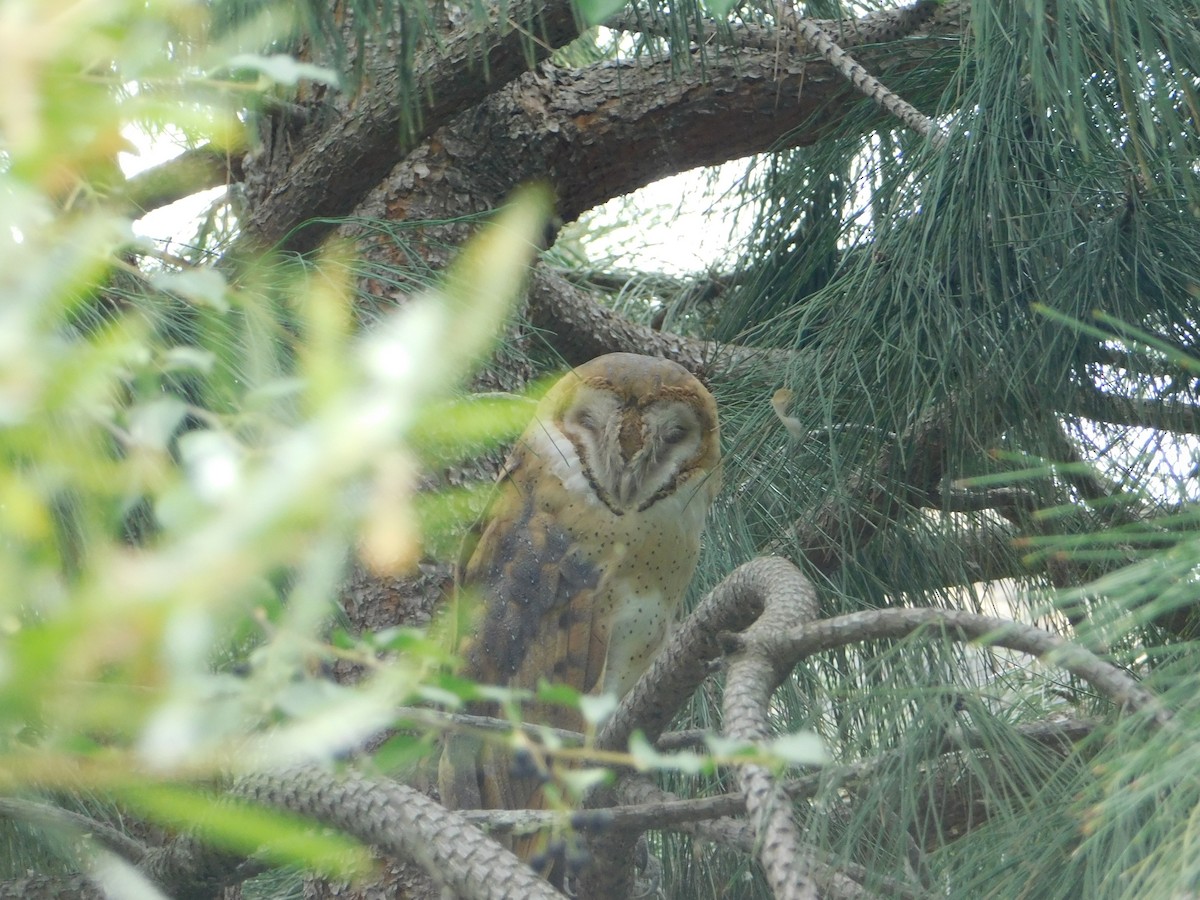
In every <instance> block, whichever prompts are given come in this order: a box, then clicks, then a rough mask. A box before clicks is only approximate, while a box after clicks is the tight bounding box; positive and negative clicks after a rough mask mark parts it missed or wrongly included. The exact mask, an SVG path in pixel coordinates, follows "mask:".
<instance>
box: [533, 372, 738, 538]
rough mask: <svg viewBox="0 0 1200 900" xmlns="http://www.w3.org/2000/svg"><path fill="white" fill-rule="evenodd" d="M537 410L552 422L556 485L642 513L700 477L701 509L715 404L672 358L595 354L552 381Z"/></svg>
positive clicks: (710, 464) (715, 445) (712, 450)
mask: <svg viewBox="0 0 1200 900" xmlns="http://www.w3.org/2000/svg"><path fill="white" fill-rule="evenodd" d="M539 413H540V414H539V417H538V418H539V419H540V420H541V421H542V422H547V421H549V422H550V423H552V424H553V429H552V430H551V431H550V432H549V433H550V434H551V435H552V439H553V440H554V442H555V444H556V445H557V446H556V448H555V450H556V453H557V457H558V461H559V463H560V466H561V469H562V472H561V474H562V476H563V482H564V484H568V485H569V486H570V487H574V488H576V489H582V490H583V491H584V492H585V493H589V494H590V495H591V496H592V497H593V498H594V500H595V501H596V502H598V503H600V504H602V505H603V506H605V507H607V508H608V509H609V511H611V512H612V513H613V514H614V515H617V516H622V515H624V514H626V513H628V512H631V511H636V512H643V511H645V510H647V509H649V508H650V507H652V506H654V505H655V504H656V503H658V502H659V501H660V500H663V499H665V498H667V497H671V496H672V495H675V494H676V493H679V492H681V491H690V492H694V491H695V490H696V489H697V488H698V487H700V483H701V482H708V483H707V484H706V485H705V488H706V491H705V498H704V502H703V503H702V504H701V505H702V506H703V507H704V508H705V509H707V506H708V502H709V499H710V498H711V496H712V494H714V493H715V491H716V482H715V480H711V479H713V478H714V477H715V472H714V469H715V466H716V463H717V461H718V459H719V457H720V442H719V436H718V433H717V416H716V403H715V401H714V400H713V398H712V395H711V394H710V393H709V392H708V390H707V389H706V388H705V387H704V385H702V384H701V383H700V382H699V381H698V380H697V379H696V378H695V377H694V376H692V374H691V373H690V372H688V371H687V370H686V369H684V368H683V367H682V366H680V365H678V364H677V363H674V362H671V361H669V360H664V359H654V358H651V357H646V356H638V355H636V354H632V353H613V354H609V355H607V356H601V357H599V358H597V359H594V360H592V361H591V362H589V363H587V364H585V365H583V366H580V367H579V368H577V369H575V371H574V372H572V373H570V374H568V375H567V376H566V377H564V378H563V379H562V380H561V381H560V382H559V383H558V384H557V385H555V387H554V388H553V389H552V390H551V392H550V393H549V394H548V395H547V396H546V398H545V399H544V400H543V401H542V405H541V408H540V410H539ZM553 432H557V434H556V435H554V434H553ZM564 442H565V444H566V445H567V446H563V444H564ZM552 455H553V454H552ZM581 479H582V483H580V481H581Z"/></svg>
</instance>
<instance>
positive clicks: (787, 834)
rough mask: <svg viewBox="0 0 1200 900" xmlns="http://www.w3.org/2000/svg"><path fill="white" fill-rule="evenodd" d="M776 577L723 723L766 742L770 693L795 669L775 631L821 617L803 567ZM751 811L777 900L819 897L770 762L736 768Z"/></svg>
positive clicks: (747, 641)
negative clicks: (779, 646)
mask: <svg viewBox="0 0 1200 900" xmlns="http://www.w3.org/2000/svg"><path fill="white" fill-rule="evenodd" d="M777 577H778V583H776V584H774V585H772V588H773V589H772V590H771V591H770V592H768V593H767V594H766V596H765V597H764V598H763V600H764V603H763V607H764V608H763V612H762V615H761V616H759V618H758V620H757V621H756V622H755V623H754V624H753V625H752V626H750V627H749V628H748V629H746V631H745V633H744V634H742V635H741V636H740V638H739V640H738V643H737V651H736V652H735V653H734V654H733V655H732V656H731V658H730V660H729V670H728V674H727V676H726V679H725V694H724V703H723V706H724V727H725V730H726V731H727V732H728V734H729V735H730V736H731V737H734V738H737V739H739V740H746V741H762V740H765V739H766V738H767V737H768V736H769V734H770V725H769V719H770V716H769V713H768V710H769V708H770V705H771V695H772V694H773V693H774V692H775V688H777V687H778V686H779V684H780V683H781V682H782V681H783V679H784V678H786V677H787V676H788V674H789V673H790V672H791V670H792V665H793V663H792V661H791V660H790V659H788V658H786V657H784V656H782V655H780V654H778V653H775V652H773V651H774V646H775V644H774V639H775V635H776V634H777V633H778V632H780V631H786V630H788V629H790V628H795V627H797V626H798V625H799V627H804V625H805V623H808V622H810V621H812V620H813V619H815V618H816V615H817V596H816V592H815V591H814V590H813V587H812V584H810V583H809V581H808V579H807V578H805V577H804V576H803V575H801V574H800V572H799V571H798V570H792V572H790V573H787V574H786V576H785V574H784V573H783V572H782V571H780V573H779V575H778V576H777ZM737 778H738V783H739V784H740V785H741V788H742V793H743V794H744V795H745V798H746V814H747V815H748V816H749V817H750V823H751V825H752V826H753V828H754V833H755V836H756V843H757V844H758V846H759V859H760V860H761V862H762V865H763V869H764V870H765V871H766V875H767V882H768V883H769V884H770V886H771V890H772V892H773V893H774V895H775V898H776V900H802V898H810V897H811V898H815V897H816V896H817V886H816V882H815V881H814V880H813V878H812V864H813V861H812V859H811V858H810V853H809V851H808V850H806V849H805V848H804V846H803V843H802V841H801V838H800V829H799V826H798V825H797V824H796V820H795V818H794V817H793V815H792V804H791V802H790V801H789V799H788V797H787V794H786V792H785V791H784V789H783V786H782V785H781V784H780V783H779V780H778V779H777V778H776V777H775V775H774V774H773V773H772V772H771V770H770V769H768V768H767V767H766V766H761V765H757V764H746V765H742V766H740V767H738V772H737Z"/></svg>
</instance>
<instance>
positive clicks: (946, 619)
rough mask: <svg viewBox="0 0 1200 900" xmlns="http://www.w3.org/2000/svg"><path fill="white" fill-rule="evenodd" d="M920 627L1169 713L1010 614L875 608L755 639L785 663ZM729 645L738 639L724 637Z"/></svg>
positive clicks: (1127, 706)
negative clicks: (1006, 652) (1001, 650)
mask: <svg viewBox="0 0 1200 900" xmlns="http://www.w3.org/2000/svg"><path fill="white" fill-rule="evenodd" d="M923 628H938V629H941V630H942V631H943V632H944V633H945V634H946V635H947V636H948V637H950V638H952V639H954V640H958V641H982V642H985V643H987V644H994V645H995V646H998V647H1007V648H1008V649H1010V650H1018V651H1020V652H1022V653H1027V654H1029V655H1030V656H1035V657H1037V658H1038V659H1040V660H1041V661H1042V662H1043V663H1045V664H1046V665H1052V666H1057V667H1059V668H1062V669H1066V670H1067V671H1068V672H1070V673H1071V674H1072V675H1074V676H1076V677H1077V678H1081V679H1083V680H1084V681H1086V682H1088V683H1089V684H1090V685H1091V686H1092V687H1093V688H1095V689H1096V690H1097V691H1098V692H1099V693H1100V694H1101V695H1102V696H1104V697H1106V698H1108V700H1110V701H1111V702H1112V703H1114V704H1116V705H1117V706H1118V707H1120V708H1121V709H1123V710H1125V711H1126V712H1137V713H1141V714H1144V715H1146V716H1147V717H1148V718H1149V720H1150V721H1151V722H1152V723H1153V724H1154V725H1156V726H1158V727H1165V726H1166V725H1168V723H1169V722H1170V721H1171V718H1172V716H1171V713H1170V711H1169V710H1167V709H1166V708H1165V707H1164V706H1162V704H1161V703H1160V702H1159V700H1158V698H1157V697H1156V696H1155V695H1154V694H1152V693H1151V692H1150V691H1148V690H1146V688H1144V687H1142V686H1141V685H1140V684H1139V683H1138V682H1137V680H1136V679H1134V678H1133V677H1132V676H1130V675H1128V674H1127V673H1125V672H1124V671H1123V670H1121V669H1119V668H1118V667H1116V666H1114V665H1112V664H1111V663H1106V662H1104V661H1103V660H1101V659H1100V658H1099V657H1097V656H1096V655H1095V654H1094V653H1092V652H1091V651H1089V650H1085V649H1084V648H1083V647H1081V646H1079V645H1078V644H1074V643H1071V642H1070V641H1067V640H1064V639H1063V638H1061V637H1059V636H1058V635H1056V634H1051V633H1050V632H1048V631H1044V630H1043V629H1041V628H1035V627H1034V626H1032V625H1024V624H1022V623H1020V622H1015V621H1013V620H1011V619H1002V618H997V617H994V616H983V615H979V614H976V613H971V612H966V611H964V610H950V609H875V610H868V611H866V612H858V613H850V614H848V615H844V616H838V617H837V618H833V619H823V620H821V621H819V622H813V623H810V624H806V625H802V626H799V627H794V628H789V629H785V630H782V631H776V632H772V633H771V634H770V635H765V636H763V637H762V638H761V639H760V642H761V645H762V646H763V647H766V648H769V650H770V652H771V653H773V654H775V656H776V659H777V660H778V662H777V663H776V665H779V666H786V667H787V669H788V670H789V671H790V669H791V668H792V667H793V666H795V665H797V664H798V663H799V662H800V661H802V660H804V659H807V658H808V657H810V656H812V655H814V654H816V653H821V652H824V651H826V650H832V649H834V648H836V647H844V646H846V645H848V644H855V643H859V642H861V641H870V640H880V639H884V638H901V637H907V636H908V635H910V634H912V633H913V632H915V631H919V630H921V629H923ZM727 640H728V641H729V643H730V647H731V649H735V648H737V647H738V646H739V645H740V643H741V642H742V641H743V640H744V638H741V637H739V636H737V635H731V636H729V637H728V638H727Z"/></svg>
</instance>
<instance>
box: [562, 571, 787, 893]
mask: <svg viewBox="0 0 1200 900" xmlns="http://www.w3.org/2000/svg"><path fill="white" fill-rule="evenodd" d="M797 576H799V573H798V572H797V570H796V568H795V566H793V565H792V564H791V563H789V562H788V561H787V560H784V559H778V558H775V557H760V558H758V559H753V560H751V561H750V562H747V563H744V564H742V565H741V566H739V567H738V568H736V569H735V570H734V571H733V572H731V573H730V574H729V575H728V576H727V577H726V578H725V579H724V580H723V581H722V582H721V583H720V584H719V585H717V586H716V587H715V588H713V589H712V591H710V592H709V594H708V595H707V596H706V597H705V598H704V599H703V600H701V601H700V603H699V605H697V607H696V609H695V610H693V611H692V613H691V615H689V616H688V617H687V618H686V619H685V620H684V621H683V623H682V624H681V625H680V626H679V628H678V629H677V630H676V631H675V633H674V634H673V635H672V636H671V638H670V639H669V640H668V641H667V643H666V644H665V645H664V646H663V649H662V650H661V651H660V652H659V654H658V656H656V657H655V660H654V662H653V663H652V664H651V666H650V668H649V669H647V670H646V671H645V672H644V673H643V674H642V677H641V678H640V679H638V682H637V684H635V685H634V686H633V689H632V690H631V691H630V692H629V693H628V694H626V695H625V697H624V698H623V699H622V700H621V704H620V705H619V706H618V707H617V710H616V712H615V713H613V716H612V718H610V719H609V720H608V722H606V723H605V725H604V728H603V729H601V731H600V734H599V735H598V736H597V738H596V746H597V748H598V749H601V750H624V749H625V748H626V747H627V746H628V745H629V738H630V736H631V735H632V734H633V731H634V729H635V728H636V729H640V730H641V731H643V732H644V733H645V735H646V738H647V739H648V740H650V741H654V740H656V739H657V738H658V736H659V735H660V734H662V732H663V731H664V730H665V729H666V727H667V726H668V725H669V724H670V722H671V719H672V718H674V716H675V713H676V712H678V710H679V708H680V707H681V706H682V705H683V704H684V703H685V702H686V701H687V699H688V698H689V697H691V695H692V694H693V693H694V692H695V690H696V688H698V687H699V686H700V684H701V682H703V681H704V679H705V678H707V677H708V675H709V672H710V668H711V664H712V663H713V661H715V660H717V659H719V658H720V657H721V654H722V647H721V642H720V640H719V639H718V635H719V634H721V633H722V632H726V631H737V630H741V629H743V628H746V627H748V626H749V625H750V624H751V623H753V622H754V620H755V619H757V618H758V616H759V615H760V614H761V613H762V611H763V608H764V606H765V604H766V601H767V598H768V597H769V596H771V595H772V594H773V593H777V592H780V591H790V590H792V589H794V586H795V584H796V581H795V579H796V578H797ZM799 577H800V578H802V577H803V576H799ZM614 805H616V801H615V794H614V793H613V789H612V788H605V789H601V790H598V791H594V792H593V793H592V794H591V795H589V796H588V798H587V801H586V806H587V808H589V809H597V808H604V807H610V806H614ZM636 834H637V832H636V831H621V830H617V829H613V830H612V832H611V833H608V834H605V835H602V836H600V837H599V838H598V839H596V840H594V841H593V842H592V843H591V848H592V852H593V859H592V861H591V863H589V865H588V866H587V867H586V868H585V869H584V871H583V872H582V873H581V875H580V879H579V895H580V896H581V897H603V898H607V897H621V896H625V895H626V894H627V893H628V890H629V886H630V884H631V874H632V873H631V871H630V868H629V865H628V860H629V859H631V858H632V848H633V843H634V840H635V838H636Z"/></svg>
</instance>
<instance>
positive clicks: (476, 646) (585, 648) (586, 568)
mask: <svg viewBox="0 0 1200 900" xmlns="http://www.w3.org/2000/svg"><path fill="white" fill-rule="evenodd" d="M539 471H540V467H539V466H538V465H537V460H536V458H531V451H530V450H529V449H528V448H527V447H524V446H519V447H518V448H517V449H516V450H515V451H514V452H513V454H512V456H511V457H510V458H509V460H508V462H507V463H506V465H505V469H504V472H503V474H502V476H501V483H500V489H499V494H498V496H497V498H496V501H495V503H494V504H493V507H492V510H491V512H490V514H489V520H488V523H487V526H486V527H485V528H484V530H483V533H482V535H480V536H479V539H478V542H477V543H476V544H475V547H474V550H473V552H472V553H471V555H470V559H469V561H468V562H467V564H466V565H465V567H463V569H462V572H461V577H460V592H461V593H464V594H474V595H475V597H474V599H475V602H479V603H481V604H482V605H483V610H482V616H481V617H480V618H479V620H478V622H477V625H476V627H475V629H474V633H473V636H472V637H471V638H470V639H469V640H468V642H467V643H466V645H465V647H464V650H463V656H464V659H465V669H464V674H465V675H466V676H467V677H469V678H470V679H472V680H473V681H476V682H478V683H480V684H494V685H507V686H510V687H516V688H527V689H535V688H536V687H537V682H538V680H539V679H540V678H543V677H544V678H547V679H549V680H551V681H555V682H559V683H563V684H568V685H571V686H572V687H574V688H576V689H577V690H579V691H582V692H587V691H589V690H592V689H593V688H594V687H595V686H596V685H597V684H598V683H599V682H600V679H601V677H602V675H603V669H604V659H605V655H606V652H607V629H606V628H605V627H604V625H603V623H602V622H600V621H599V618H600V617H599V616H598V615H597V610H596V603H595V602H594V600H595V597H596V594H597V592H598V591H599V590H601V588H602V584H603V579H604V568H605V567H604V566H603V565H602V563H599V562H596V561H592V560H589V559H588V558H587V557H586V555H585V554H584V553H583V552H582V549H581V548H580V546H579V544H578V542H577V541H576V539H575V537H574V535H572V533H571V532H570V531H569V530H568V529H567V528H565V527H564V525H563V522H564V521H565V520H566V518H568V517H564V516H563V512H564V508H565V507H566V506H568V505H569V504H570V502H571V501H570V500H569V499H568V498H567V497H566V493H565V491H563V490H562V489H561V485H558V486H557V488H556V487H555V486H552V485H549V484H547V483H546V481H545V480H543V481H541V482H539ZM476 711H478V712H483V713H487V714H493V715H494V714H495V713H496V710H495V709H494V708H482V709H478V708H477V709H476ZM526 718H528V719H529V720H530V721H536V722H541V723H544V724H547V725H554V726H557V727H562V728H573V729H578V728H579V727H580V724H581V723H580V721H579V716H578V713H576V712H575V711H574V710H569V709H565V708H563V707H558V706H548V705H543V704H534V705H531V706H528V707H526ZM439 784H440V788H441V794H442V800H443V802H444V803H446V804H447V805H448V806H450V807H451V808H457V809H470V808H493V809H522V808H530V807H532V808H537V807H538V806H539V805H540V804H539V802H538V798H537V795H538V794H539V783H538V780H537V779H535V778H529V777H524V776H521V775H517V774H515V773H514V772H513V771H512V769H511V761H510V760H508V759H507V758H506V756H505V755H504V754H502V753H499V752H497V751H495V750H494V749H493V748H490V747H487V746H484V745H481V744H480V742H479V741H478V740H475V739H472V738H467V737H460V738H456V739H454V740H452V741H450V742H449V743H448V745H447V747H446V750H445V752H444V753H443V756H442V759H441V764H440V766H439ZM515 849H517V850H518V852H521V854H522V855H523V856H525V857H528V855H529V854H530V852H531V850H530V844H529V842H528V841H519V842H518V846H517V847H516V848H515Z"/></svg>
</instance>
